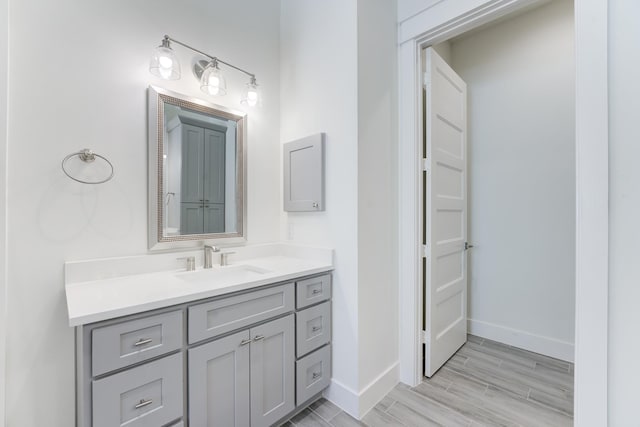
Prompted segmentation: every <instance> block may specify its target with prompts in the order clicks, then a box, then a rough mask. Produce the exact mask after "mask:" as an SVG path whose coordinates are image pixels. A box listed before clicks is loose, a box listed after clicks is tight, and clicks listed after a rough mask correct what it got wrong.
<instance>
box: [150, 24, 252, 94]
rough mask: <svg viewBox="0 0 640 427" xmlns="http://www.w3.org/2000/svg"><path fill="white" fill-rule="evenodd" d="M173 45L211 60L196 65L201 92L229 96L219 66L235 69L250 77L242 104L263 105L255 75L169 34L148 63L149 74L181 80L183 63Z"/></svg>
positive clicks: (195, 69)
mask: <svg viewBox="0 0 640 427" xmlns="http://www.w3.org/2000/svg"><path fill="white" fill-rule="evenodd" d="M171 43H176V44H179V45H180V46H184V47H186V48H187V49H189V50H192V51H194V52H196V53H198V54H200V55H203V56H205V57H206V58H208V59H207V60H200V61H197V62H196V64H195V65H194V66H193V71H194V73H195V74H196V76H197V77H198V78H199V79H200V90H202V91H203V92H204V93H206V94H208V95H213V96H223V95H226V94H227V81H226V79H225V77H224V75H223V74H222V71H221V70H220V67H219V64H224V65H226V66H227V67H230V68H233V69H234V70H237V71H240V72H241V73H244V74H246V75H247V76H249V83H247V85H246V87H245V89H244V91H243V93H242V98H241V99H240V103H242V104H244V105H248V106H250V107H255V106H259V105H260V103H261V97H260V91H259V88H258V83H257V82H256V76H255V74H253V73H250V72H248V71H245V70H243V69H242V68H239V67H236V66H235V65H233V64H230V63H228V62H225V61H223V60H221V59H220V58H218V57H216V56H211V55H209V54H207V53H204V52H202V51H200V50H198V49H195V48H193V47H191V46H189V45H187V44H185V43H182V42H181V41H178V40H176V39H174V38H171V37H169V36H167V35H165V36H164V38H163V39H162V43H161V44H160V46H158V47H157V48H156V49H155V50H154V51H153V55H152V56H151V62H150V64H149V72H150V73H151V74H153V75H154V76H157V77H160V78H162V79H165V80H177V79H179V78H180V63H179V62H178V58H177V57H176V55H175V53H174V52H173V49H171Z"/></svg>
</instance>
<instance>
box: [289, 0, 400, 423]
mask: <svg viewBox="0 0 640 427" xmlns="http://www.w3.org/2000/svg"><path fill="white" fill-rule="evenodd" d="M281 7H282V19H281V28H282V30H281V72H282V80H281V106H282V109H281V138H282V142H283V143H284V142H287V141H290V140H293V139H297V138H300V137H303V136H306V135H310V134H313V133H316V132H326V135H327V140H326V181H325V186H326V187H325V188H326V210H325V211H324V212H314V213H285V212H283V214H282V226H281V233H282V234H281V235H282V238H283V239H288V240H291V241H294V242H297V243H307V244H313V245H321V246H330V247H333V248H335V272H334V283H333V286H334V287H333V290H334V293H333V325H334V329H333V343H332V345H333V372H332V375H333V379H332V385H331V388H330V389H329V392H328V397H329V399H331V400H332V401H334V402H335V403H337V404H339V405H340V406H341V407H342V408H343V409H345V410H346V411H348V412H349V413H350V414H352V415H354V416H356V417H360V416H362V415H364V412H366V411H367V410H368V409H369V408H370V407H371V406H372V405H373V404H375V403H376V401H377V399H378V398H381V397H382V396H384V394H385V393H386V392H387V391H388V389H389V388H390V387H392V386H393V385H394V384H395V383H396V381H397V371H396V364H397V357H398V356H397V354H398V347H397V342H398V326H397V325H398V320H397V316H398V313H397V266H396V262H397V260H396V253H397V252H396V248H397V242H396V237H395V230H396V226H397V221H396V209H397V208H396V203H395V200H396V197H397V196H396V194H395V188H396V187H395V182H396V181H395V179H396V178H395V175H396V173H395V164H396V162H395V160H394V159H395V156H396V154H395V151H396V145H395V140H396V124H395V122H396V107H395V106H396V93H395V92H396V71H395V67H396V65H395V64H396V62H395V61H396V45H395V38H396V23H395V7H396V4H395V2H388V1H387V0H378V1H375V2H373V1H356V0H352V1H348V2H345V1H340V0H330V1H324V2H322V3H318V2H315V1H312V0H304V1H301V0H283V1H282V3H281ZM380 393H381V394H380ZM378 395H379V396H378Z"/></svg>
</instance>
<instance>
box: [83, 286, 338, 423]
mask: <svg viewBox="0 0 640 427" xmlns="http://www.w3.org/2000/svg"><path fill="white" fill-rule="evenodd" d="M330 295H331V274H330V273H329V274H327V273H324V274H320V275H313V276H307V277H301V278H299V279H297V280H294V281H292V282H285V283H275V284H273V283H272V284H267V285H264V286H260V287H257V288H255V289H252V290H245V291H239V292H235V293H230V294H228V295H221V296H217V297H213V298H209V299H204V300H199V301H193V302H186V303H183V304H180V305H176V306H172V307H166V308H162V309H157V310H153V311H148V312H144V313H139V314H134V315H131V316H126V317H120V318H116V319H111V320H106V321H101V322H97V323H93V324H88V325H83V326H81V327H78V328H77V330H76V342H77V349H76V350H77V359H76V365H77V372H78V376H77V387H78V391H77V397H78V405H77V411H78V415H77V420H78V421H77V427H125V426H126V427H168V426H171V427H210V426H216V427H217V426H225V427H226V426H230V427H268V426H272V425H277V423H279V422H282V421H284V420H286V418H287V417H290V416H291V415H292V414H294V413H296V412H297V411H300V410H301V409H302V408H304V407H305V406H307V405H309V404H310V403H311V402H313V401H314V400H316V399H318V398H319V397H320V395H321V393H322V391H323V390H324V389H325V388H326V387H327V386H328V385H329V381H330V378H331V302H330Z"/></svg>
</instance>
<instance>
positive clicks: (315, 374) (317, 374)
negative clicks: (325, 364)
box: [311, 372, 322, 380]
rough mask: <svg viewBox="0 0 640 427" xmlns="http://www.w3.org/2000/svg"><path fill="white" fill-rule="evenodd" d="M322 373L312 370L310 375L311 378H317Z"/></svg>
mask: <svg viewBox="0 0 640 427" xmlns="http://www.w3.org/2000/svg"><path fill="white" fill-rule="evenodd" d="M321 375H322V374H321V373H320V372H314V373H313V375H312V376H311V378H312V379H314V380H315V379H317V378H319V377H320V376H321Z"/></svg>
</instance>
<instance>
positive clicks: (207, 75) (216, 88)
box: [200, 63, 227, 96]
mask: <svg viewBox="0 0 640 427" xmlns="http://www.w3.org/2000/svg"><path fill="white" fill-rule="evenodd" d="M200 90H202V91H203V92H204V93H206V94H208V95H214V96H223V95H226V94H227V80H226V79H225V78H224V76H223V75H222V73H221V72H220V68H218V65H217V64H213V63H210V64H209V65H208V66H207V68H206V69H205V70H204V72H203V73H202V77H200Z"/></svg>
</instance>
